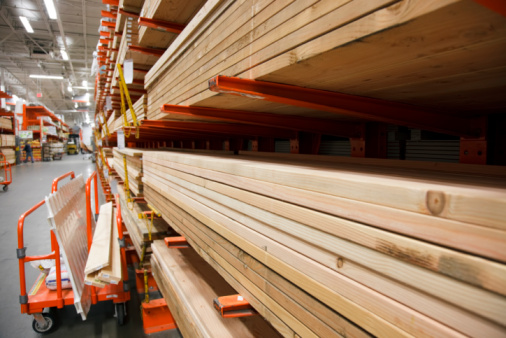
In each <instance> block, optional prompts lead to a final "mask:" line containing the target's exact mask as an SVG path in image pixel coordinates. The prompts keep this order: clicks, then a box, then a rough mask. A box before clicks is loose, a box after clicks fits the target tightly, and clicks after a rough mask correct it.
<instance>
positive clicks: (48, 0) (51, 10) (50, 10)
mask: <svg viewBox="0 0 506 338" xmlns="http://www.w3.org/2000/svg"><path fill="white" fill-rule="evenodd" d="M44 4H45V5H46V9H47V14H48V15H49V18H50V19H53V20H56V8H55V7H54V2H53V0H44Z"/></svg>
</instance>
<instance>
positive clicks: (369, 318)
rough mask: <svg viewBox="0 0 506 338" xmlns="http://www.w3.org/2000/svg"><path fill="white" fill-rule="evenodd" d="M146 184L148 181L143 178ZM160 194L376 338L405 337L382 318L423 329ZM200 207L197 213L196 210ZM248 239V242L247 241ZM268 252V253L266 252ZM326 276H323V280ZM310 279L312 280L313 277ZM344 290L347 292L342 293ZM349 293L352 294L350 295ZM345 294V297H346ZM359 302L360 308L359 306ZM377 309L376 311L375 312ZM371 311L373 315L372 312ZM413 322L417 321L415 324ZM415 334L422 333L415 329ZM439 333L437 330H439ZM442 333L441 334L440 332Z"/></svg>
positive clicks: (336, 278)
mask: <svg viewBox="0 0 506 338" xmlns="http://www.w3.org/2000/svg"><path fill="white" fill-rule="evenodd" d="M144 179H145V180H146V178H144ZM153 188H154V189H155V190H156V191H159V192H160V193H161V194H163V195H164V197H166V198H167V199H168V200H170V201H171V202H172V203H174V204H176V205H177V206H178V207H180V208H182V209H185V210H188V211H191V214H192V216H193V217H195V218H196V219H198V220H199V221H201V222H203V223H205V224H206V226H208V227H210V228H212V229H213V230H214V231H216V232H217V233H219V234H220V235H222V236H224V237H225V238H227V239H228V240H230V241H231V242H232V243H234V244H236V245H237V246H239V247H240V248H241V249H243V250H245V251H246V252H248V253H249V254H251V255H253V256H254V257H255V258H256V259H258V260H259V261H261V262H263V263H264V264H266V265H267V266H269V267H270V268H271V269H273V270H274V271H276V272H277V273H279V274H281V275H282V276H284V277H285V278H287V279H289V280H291V281H292V282H293V283H294V284H296V285H298V286H299V287H301V288H302V289H304V290H305V291H306V292H308V293H310V294H311V295H313V296H314V297H316V298H318V299H320V300H321V301H322V302H324V303H325V304H327V305H328V306H330V307H331V308H333V309H334V310H336V311H337V312H339V313H341V314H342V315H343V316H345V317H347V318H349V319H350V320H351V321H353V322H355V323H357V324H358V325H360V326H361V327H363V328H364V329H365V330H367V331H369V332H370V333H371V334H374V335H378V334H379V335H386V334H387V335H389V336H404V335H405V333H403V332H404V331H402V330H401V329H399V328H398V327H397V326H395V325H393V324H391V323H389V322H388V321H385V319H383V318H382V317H379V316H378V314H381V316H386V318H389V319H390V320H391V321H392V322H395V323H396V324H397V325H400V326H402V327H403V328H404V329H406V330H408V331H412V330H413V326H418V325H420V323H419V321H418V319H420V318H417V317H415V316H414V312H413V313H411V314H410V315H409V318H410V319H409V320H407V319H406V320H400V322H401V323H399V322H398V321H399V318H400V317H399V316H402V315H403V314H406V313H410V311H411V310H409V309H406V311H395V310H394V309H396V308H397V307H398V306H401V307H402V305H400V304H398V303H396V302H394V301H392V300H390V299H388V298H386V297H384V296H382V295H379V294H377V293H374V292H372V291H371V290H370V289H368V288H365V287H363V286H362V285H361V284H359V283H356V282H354V281H352V280H349V279H347V278H346V277H343V276H342V275H340V274H339V273H337V272H332V271H330V270H321V268H320V266H321V265H320V266H317V265H316V263H315V262H314V261H312V260H310V259H309V258H307V257H305V256H303V255H301V254H298V253H295V252H293V251H292V250H288V249H286V248H285V247H283V246H281V245H280V244H279V243H277V242H275V241H272V240H271V239H269V238H267V237H265V236H263V235H261V234H258V233H256V232H255V231H252V230H251V229H248V228H245V227H243V226H242V225H240V224H239V223H237V222H235V221H233V220H231V219H229V218H226V217H223V216H222V215H221V214H218V213H217V212H216V211H214V210H212V209H209V208H207V207H204V206H202V205H201V204H200V203H198V202H196V201H194V200H192V199H189V198H187V197H186V196H184V195H182V194H179V193H178V192H176V191H171V192H170V195H168V194H166V193H164V192H162V191H160V190H159V189H158V188H157V187H153ZM196 207H198V210H197V209H196ZM246 238H247V239H248V240H246ZM267 249H268V252H267ZM322 274H323V276H322ZM310 276H311V277H310ZM343 290H344V291H343ZM348 292H349V293H348ZM343 294H346V297H344V296H343ZM348 297H351V298H352V299H353V301H351V300H350V298H348ZM357 301H358V302H359V303H360V305H359V304H357V303H356V302H357ZM372 308H375V309H376V311H374V310H372ZM371 310H372V311H371ZM414 318H417V319H416V320H414ZM421 327H423V329H422V331H424V332H427V330H430V327H431V326H428V325H427V324H426V323H424V324H422V325H421ZM415 331H416V332H419V331H420V330H418V329H415ZM436 331H437V330H436ZM438 332H439V331H438Z"/></svg>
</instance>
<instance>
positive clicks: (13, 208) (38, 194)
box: [0, 155, 169, 337]
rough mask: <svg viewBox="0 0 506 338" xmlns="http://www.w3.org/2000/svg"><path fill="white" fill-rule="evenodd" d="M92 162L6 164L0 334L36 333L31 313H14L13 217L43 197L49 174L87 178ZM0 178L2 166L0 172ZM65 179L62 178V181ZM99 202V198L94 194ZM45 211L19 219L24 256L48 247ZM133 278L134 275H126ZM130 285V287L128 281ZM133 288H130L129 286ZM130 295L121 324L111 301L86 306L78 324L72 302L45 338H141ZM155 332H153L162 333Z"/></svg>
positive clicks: (32, 273)
mask: <svg viewBox="0 0 506 338" xmlns="http://www.w3.org/2000/svg"><path fill="white" fill-rule="evenodd" d="M94 168H95V165H94V164H93V163H91V161H90V160H88V159H84V157H83V155H77V156H64V157H63V160H61V161H53V162H42V163H41V162H36V163H34V164H31V163H27V164H21V165H19V166H14V167H13V168H12V175H13V182H12V184H11V185H10V186H9V190H8V191H7V192H4V191H3V190H1V189H0V219H1V222H0V224H1V226H0V259H1V260H0V261H1V265H0V268H1V269H2V271H1V272H0V299H1V300H2V305H1V307H0V337H38V334H37V333H36V332H35V331H33V330H32V317H31V316H28V315H26V314H21V313H20V306H19V273H18V271H19V270H18V261H17V259H16V247H17V221H18V219H19V216H20V215H21V214H22V213H24V212H25V211H27V210H28V209H30V208H31V207H32V206H33V205H35V204H36V203H38V202H39V201H41V200H42V199H44V197H45V196H46V195H48V194H49V193H50V191H51V184H52V181H53V179H54V178H56V177H58V176H60V175H62V174H64V173H66V172H69V171H74V172H75V174H76V175H79V174H83V175H84V176H85V177H88V176H89V175H90V174H91V173H92V172H93V170H94ZM0 175H2V176H3V170H2V172H1V174H0ZM65 182H66V180H65ZM100 203H103V196H100ZM46 219H47V209H46V208H45V207H42V208H39V210H38V211H36V212H35V213H34V214H32V215H30V216H28V217H27V219H26V222H25V246H26V247H27V248H28V249H27V255H36V254H47V253H49V250H50V244H49V243H50V242H49V238H50V237H49V225H48V223H47V220H46ZM26 271H27V289H28V290H29V289H30V288H31V286H32V284H33V281H35V279H36V277H37V275H38V272H37V270H35V269H34V268H32V267H30V266H29V265H27V266H26ZM130 280H131V281H134V278H133V277H131V278H130ZM131 287H133V285H131ZM134 289H135V288H134ZM139 306H140V304H139V301H138V297H137V296H136V295H132V300H131V301H130V303H129V304H128V307H127V314H128V319H127V323H126V324H125V325H124V326H122V327H118V325H117V324H116V319H115V318H114V308H113V305H112V302H111V303H109V302H103V303H99V304H97V305H94V306H92V308H91V311H90V313H89V317H88V320H87V321H85V322H83V321H82V320H81V318H80V316H78V315H77V313H76V311H75V309H74V307H73V306H67V307H65V308H64V309H61V310H58V317H59V319H60V325H59V328H58V330H56V331H55V332H53V333H51V334H49V335H47V336H48V337H69V336H70V335H72V336H74V337H120V336H121V337H143V336H144V334H143V330H142V321H141V318H140V314H139ZM168 335H169V334H167V333H165V334H164V335H160V334H157V335H156V336H157V337H159V336H168Z"/></svg>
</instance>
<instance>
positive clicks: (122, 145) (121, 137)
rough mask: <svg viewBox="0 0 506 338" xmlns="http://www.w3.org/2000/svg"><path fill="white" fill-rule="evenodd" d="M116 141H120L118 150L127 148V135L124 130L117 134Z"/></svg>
mask: <svg viewBox="0 0 506 338" xmlns="http://www.w3.org/2000/svg"><path fill="white" fill-rule="evenodd" d="M116 139H117V141H118V149H124V148H125V133H124V132H123V130H118V131H117V132H116Z"/></svg>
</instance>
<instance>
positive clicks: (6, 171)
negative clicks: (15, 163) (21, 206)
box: [0, 153, 12, 191]
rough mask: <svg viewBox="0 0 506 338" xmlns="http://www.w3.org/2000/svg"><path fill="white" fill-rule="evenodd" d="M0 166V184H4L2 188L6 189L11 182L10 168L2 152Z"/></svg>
mask: <svg viewBox="0 0 506 338" xmlns="http://www.w3.org/2000/svg"><path fill="white" fill-rule="evenodd" d="M0 166H2V167H3V168H4V180H3V181H2V182H0V184H1V185H3V186H4V187H3V190H4V191H7V190H9V184H11V183H12V169H11V164H10V163H9V162H7V159H6V158H5V156H4V154H2V153H0Z"/></svg>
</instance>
